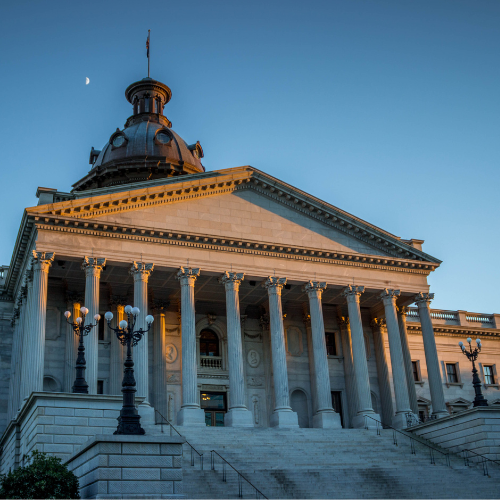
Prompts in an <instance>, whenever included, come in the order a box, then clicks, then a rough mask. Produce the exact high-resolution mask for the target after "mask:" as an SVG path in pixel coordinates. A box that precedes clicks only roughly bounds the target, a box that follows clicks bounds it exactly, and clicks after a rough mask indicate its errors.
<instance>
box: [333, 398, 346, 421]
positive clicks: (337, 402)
mask: <svg viewBox="0 0 500 500" xmlns="http://www.w3.org/2000/svg"><path fill="white" fill-rule="evenodd" d="M332 406H333V409H334V410H335V413H338V414H339V415H340V425H341V426H342V428H344V416H343V415H342V393H341V392H340V391H332Z"/></svg>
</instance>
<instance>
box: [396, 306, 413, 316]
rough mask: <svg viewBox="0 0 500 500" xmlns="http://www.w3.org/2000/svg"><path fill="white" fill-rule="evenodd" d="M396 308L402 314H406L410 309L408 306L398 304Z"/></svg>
mask: <svg viewBox="0 0 500 500" xmlns="http://www.w3.org/2000/svg"><path fill="white" fill-rule="evenodd" d="M396 309H397V310H398V313H399V314H401V316H406V313H407V312H408V311H409V310H410V308H409V307H408V306H396Z"/></svg>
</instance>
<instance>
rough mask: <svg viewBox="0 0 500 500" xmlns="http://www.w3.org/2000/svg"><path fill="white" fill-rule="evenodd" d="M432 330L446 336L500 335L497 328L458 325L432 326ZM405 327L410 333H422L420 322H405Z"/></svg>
mask: <svg viewBox="0 0 500 500" xmlns="http://www.w3.org/2000/svg"><path fill="white" fill-rule="evenodd" d="M432 328H433V330H434V335H436V336H448V337H454V336H464V335H470V336H474V335H476V336H478V335H479V336H484V337H500V330H497V329H493V328H492V329H488V330H485V329H480V328H478V329H472V328H467V327H460V326H450V327H446V326H435V325H433V326H432ZM406 329H407V330H408V332H409V333H410V332H411V333H419V334H422V328H421V326H420V324H418V325H412V324H409V323H406Z"/></svg>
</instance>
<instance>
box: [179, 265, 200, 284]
mask: <svg viewBox="0 0 500 500" xmlns="http://www.w3.org/2000/svg"><path fill="white" fill-rule="evenodd" d="M199 275H200V268H199V267H180V268H179V270H178V271H177V279H178V280H179V281H180V282H181V285H187V286H194V282H195V281H196V278H197V277H198V276H199Z"/></svg>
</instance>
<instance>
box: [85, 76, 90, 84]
mask: <svg viewBox="0 0 500 500" xmlns="http://www.w3.org/2000/svg"><path fill="white" fill-rule="evenodd" d="M89 83H90V80H89V78H88V77H86V78H85V85H88V84H89Z"/></svg>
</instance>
